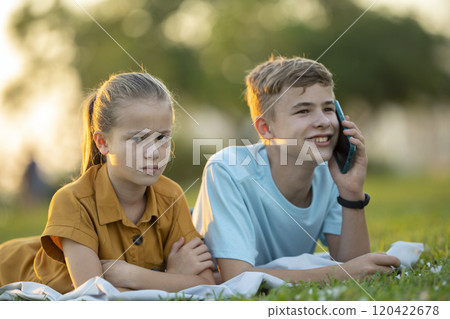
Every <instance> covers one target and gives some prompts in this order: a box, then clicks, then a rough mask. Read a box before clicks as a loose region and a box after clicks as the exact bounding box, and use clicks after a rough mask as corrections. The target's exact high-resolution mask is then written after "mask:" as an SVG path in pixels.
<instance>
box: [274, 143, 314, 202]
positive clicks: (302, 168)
mask: <svg viewBox="0 0 450 319" xmlns="http://www.w3.org/2000/svg"><path fill="white" fill-rule="evenodd" d="M266 150H267V158H268V159H269V164H270V171H271V174H272V178H273V181H274V182H275V185H276V186H277V188H278V190H279V191H280V192H281V194H283V196H284V197H285V198H286V199H287V200H288V201H289V202H290V203H292V204H293V205H295V206H297V207H301V208H306V207H309V206H310V205H311V200H312V181H313V176H314V168H315V166H316V165H314V164H313V163H312V162H311V163H306V162H304V165H296V164H295V161H291V162H290V161H289V159H288V161H287V165H284V163H283V165H282V164H281V159H280V149H279V147H278V146H273V145H267V146H266Z"/></svg>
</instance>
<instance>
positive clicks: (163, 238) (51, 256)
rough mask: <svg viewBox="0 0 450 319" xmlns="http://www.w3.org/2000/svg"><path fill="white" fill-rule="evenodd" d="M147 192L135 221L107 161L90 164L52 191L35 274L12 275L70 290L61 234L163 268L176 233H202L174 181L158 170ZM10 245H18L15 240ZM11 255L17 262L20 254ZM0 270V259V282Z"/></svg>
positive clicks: (104, 254) (110, 255)
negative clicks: (113, 181) (118, 192)
mask: <svg viewBox="0 0 450 319" xmlns="http://www.w3.org/2000/svg"><path fill="white" fill-rule="evenodd" d="M146 195H147V204H146V208H145V211H144V214H143V215H142V217H141V219H140V220H139V221H138V223H137V224H134V223H133V222H131V221H130V220H129V219H128V218H127V216H126V215H125V212H124V211H123V209H122V207H121V206H120V204H119V200H118V199H117V196H116V194H115V191H114V189H113V187H112V184H111V182H110V179H109V177H108V173H107V170H106V165H103V166H101V165H96V166H93V167H91V168H90V169H89V170H88V171H87V172H86V173H85V174H84V175H83V176H81V177H80V178H79V179H78V180H76V181H75V182H73V183H70V184H68V185H66V186H64V187H63V188H61V189H60V190H59V191H57V192H56V194H55V195H54V196H53V199H52V201H51V203H50V208H49V217H48V221H47V225H46V227H45V230H44V232H43V234H42V236H41V238H40V241H41V245H40V247H39V250H38V251H37V253H36V254H35V256H34V260H33V265H34V274H31V275H30V273H29V270H27V271H28V272H27V273H26V272H22V273H21V274H18V275H19V276H20V275H24V276H25V275H26V276H28V277H31V278H18V279H17V280H15V281H22V280H28V281H37V282H40V283H43V284H45V285H48V286H50V287H52V288H53V289H55V290H57V291H59V292H61V293H66V292H68V291H71V290H72V289H73V286H72V282H71V280H70V277H69V274H68V269H67V267H66V265H65V260H64V253H63V251H62V249H61V245H60V238H62V237H63V238H69V239H72V240H74V241H76V242H78V243H80V244H82V245H85V246H87V247H89V248H91V249H92V250H93V251H95V252H96V253H97V255H98V256H99V258H100V259H122V260H125V261H127V262H128V263H132V264H135V265H138V266H141V267H144V268H148V269H152V270H158V271H164V270H165V268H166V263H167V258H168V255H169V252H170V249H171V247H172V245H173V243H175V242H176V241H177V240H179V239H180V237H184V238H185V242H189V241H190V240H192V239H193V238H194V237H201V236H200V235H199V234H198V232H197V231H196V230H195V228H194V226H193V224H192V221H191V216H190V213H189V207H188V204H187V201H186V198H185V197H184V195H183V191H182V189H181V187H180V186H179V185H178V184H176V183H175V182H173V181H172V180H170V179H169V178H167V177H164V176H161V177H160V178H159V179H158V181H157V182H156V183H155V184H153V185H151V186H149V187H147V191H146ZM139 236H141V239H138V237H139ZM136 239H138V240H137V241H136V243H135V244H133V241H135V240H136ZM3 245H5V244H3ZM28 245H29V243H28ZM13 246H15V247H16V248H15V249H19V248H20V249H21V250H23V247H20V244H18V243H17V240H16V241H15V244H14V245H13ZM2 249H3V250H2ZM6 250H7V249H6ZM0 251H5V248H0ZM16 252H17V251H16ZM11 253H12V252H11ZM15 260H16V261H18V262H19V263H20V256H16V257H15ZM2 272H4V269H2V266H1V264H0V282H1V284H2V285H4V284H6V283H4V282H2V279H1V278H2V276H1V273H2ZM34 276H35V277H34ZM33 277H34V278H33ZM9 280H11V279H9Z"/></svg>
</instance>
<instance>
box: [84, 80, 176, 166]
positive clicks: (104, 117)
mask: <svg viewBox="0 0 450 319" xmlns="http://www.w3.org/2000/svg"><path fill="white" fill-rule="evenodd" d="M146 98H150V99H155V100H160V101H167V103H168V105H169V106H170V108H172V95H171V93H170V92H169V91H168V90H167V88H166V86H165V85H164V84H163V83H162V82H161V81H160V80H158V79H156V78H155V77H153V76H152V75H150V74H148V73H139V72H133V73H121V74H113V75H111V76H110V78H109V79H108V81H105V82H104V83H103V84H102V85H101V86H100V88H99V89H97V90H96V91H95V92H93V93H92V94H91V95H90V96H89V97H88V98H87V99H86V100H85V102H84V105H83V113H84V114H83V143H82V162H81V174H84V173H85V172H86V171H87V170H88V169H89V168H90V167H91V166H93V165H96V164H102V163H105V162H106V158H105V156H104V155H102V154H101V153H100V151H99V150H98V148H97V146H96V145H95V143H94V132H95V131H101V132H104V133H108V132H109V131H110V130H111V128H113V127H114V125H116V120H117V116H116V112H115V109H116V108H117V107H121V105H123V104H124V103H122V102H124V101H126V100H128V99H146ZM172 112H173V110H172Z"/></svg>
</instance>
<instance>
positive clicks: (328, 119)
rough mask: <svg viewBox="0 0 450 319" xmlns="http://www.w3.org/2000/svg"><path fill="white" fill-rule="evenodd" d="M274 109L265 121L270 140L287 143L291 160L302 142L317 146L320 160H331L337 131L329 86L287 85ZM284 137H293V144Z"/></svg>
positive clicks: (279, 143) (336, 121) (336, 120)
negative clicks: (270, 134)
mask: <svg viewBox="0 0 450 319" xmlns="http://www.w3.org/2000/svg"><path fill="white" fill-rule="evenodd" d="M286 89H287V88H283V89H282V91H281V92H285V91H286ZM274 108H275V110H274V111H275V112H274V118H273V119H272V120H268V124H269V127H270V130H271V133H272V142H273V144H276V145H283V144H284V145H285V144H287V145H289V146H288V147H287V150H288V151H287V152H288V158H290V157H292V158H293V159H294V161H295V160H296V159H297V158H298V156H299V154H300V151H301V148H302V147H303V145H304V143H305V142H309V143H313V145H315V146H316V147H317V149H318V150H319V152H320V155H321V156H322V158H323V160H324V161H328V160H330V159H331V157H332V154H333V149H334V147H335V145H336V143H337V139H338V134H339V121H338V119H337V116H336V112H335V107H334V93H333V88H332V87H331V86H323V85H321V84H314V85H311V86H309V87H307V88H302V87H291V88H290V89H289V90H287V92H286V93H285V94H284V95H283V96H282V97H281V98H280V100H279V101H278V102H277V103H276V104H275V105H274ZM288 139H295V140H296V141H297V143H296V145H293V143H292V141H287V140H288ZM294 157H295V158H294ZM288 163H289V160H288Z"/></svg>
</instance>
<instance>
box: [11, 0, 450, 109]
mask: <svg viewBox="0 0 450 319" xmlns="http://www.w3.org/2000/svg"><path fill="white" fill-rule="evenodd" d="M44 3H45V4H42V3H41V2H39V3H37V2H36V1H31V0H28V1H24V4H23V6H22V7H20V8H19V9H18V10H17V11H16V13H15V15H14V18H13V19H12V24H11V30H12V31H13V33H14V37H15V39H16V42H17V44H18V46H19V48H21V49H22V51H23V52H24V53H25V59H26V67H25V68H24V72H23V74H22V75H21V76H19V77H18V78H17V80H16V81H15V82H14V83H13V84H11V86H10V87H9V88H8V89H7V90H6V91H5V94H6V99H5V100H6V101H7V102H9V104H10V105H14V106H15V107H20V105H22V104H23V99H24V98H27V97H28V96H30V94H29V93H30V92H33V91H34V87H35V86H36V83H41V84H42V85H44V84H49V83H50V82H51V81H52V79H53V77H52V75H53V74H54V73H56V72H58V71H59V70H60V69H61V68H62V67H63V66H69V67H71V68H72V69H73V70H75V72H76V73H78V74H79V78H80V79H81V83H82V87H83V88H84V89H85V88H91V87H94V86H96V85H97V84H98V82H99V81H101V80H104V79H106V78H107V76H108V75H109V74H110V73H112V72H118V71H130V70H137V69H138V68H139V67H138V66H137V65H136V64H135V63H134V61H133V60H132V59H131V58H129V57H128V56H127V55H126V54H125V53H124V52H123V51H122V50H121V49H120V48H119V47H118V45H117V44H116V43H114V41H113V40H112V39H111V38H110V37H108V36H107V35H106V34H105V32H104V31H103V30H101V29H100V28H99V26H98V25H96V24H95V23H94V22H93V21H92V20H91V19H90V18H89V17H88V15H87V14H86V12H89V14H90V15H91V16H92V17H93V18H94V19H95V20H96V21H98V23H99V24H100V25H101V26H102V27H103V28H104V29H105V30H106V31H107V32H108V33H109V34H110V35H111V36H112V37H113V38H114V39H115V40H116V41H117V43H119V44H120V45H122V46H123V47H124V48H125V50H126V51H127V52H128V53H129V54H130V55H131V56H132V57H133V58H134V59H135V60H136V61H138V63H139V64H142V65H143V66H144V67H145V68H146V69H147V70H148V71H149V72H150V73H153V74H155V75H157V76H159V77H161V78H162V79H163V80H164V81H166V82H167V83H168V85H169V87H170V88H173V89H175V91H176V92H177V93H178V96H179V97H181V99H186V100H188V101H191V102H193V103H195V104H204V103H205V104H212V105H214V106H217V107H220V108H223V109H226V110H228V111H230V112H234V113H235V115H241V114H242V110H239V106H242V104H243V103H242V99H241V93H242V90H243V82H244V76H245V72H246V71H247V70H249V69H251V68H252V67H253V66H254V65H255V64H256V63H258V62H260V61H263V60H265V59H266V58H267V57H268V56H269V55H270V54H272V53H274V54H281V55H285V56H292V55H304V56H306V57H309V58H311V59H316V58H318V57H319V56H320V55H321V54H322V52H323V51H324V50H326V49H327V48H328V46H329V45H330V44H331V43H333V41H334V40H335V39H337V38H338V37H339V36H340V35H341V33H342V32H343V31H344V30H345V29H346V28H347V27H348V26H349V25H350V24H351V23H352V22H353V21H354V20H355V19H356V18H357V17H358V16H359V15H360V14H361V13H362V9H361V8H360V7H358V6H356V5H355V4H354V3H353V2H352V1H349V0H345V1H331V0H320V1H313V0H303V1H296V0H277V1H274V0H262V1H261V0H246V1H239V0H228V1H223V0H211V1H200V0H185V1H182V0H171V1H165V0H129V1H121V0H103V1H96V2H94V3H93V4H91V5H85V10H86V12H84V10H83V8H82V7H80V6H78V5H77V2H75V1H61V0H47V1H44ZM83 3H85V2H83ZM42 7H43V8H42ZM444 42H445V39H443V38H439V37H437V36H432V35H430V34H427V33H426V32H425V31H424V30H423V29H422V28H421V27H420V26H419V25H418V24H417V23H416V22H415V21H414V20H412V19H409V18H402V19H400V18H397V19H395V20H391V19H389V18H386V17H383V16H382V15H380V14H379V13H375V12H371V11H369V12H367V13H366V14H365V16H364V17H363V18H362V19H361V20H360V21H358V23H357V24H356V25H355V26H354V27H353V28H351V29H350V30H349V31H348V32H347V33H346V34H345V35H344V36H343V37H342V38H341V39H340V40H339V41H338V42H337V43H336V44H335V45H334V46H333V47H332V48H330V50H329V51H328V52H327V53H326V54H325V55H324V56H323V57H322V58H321V59H320V61H321V62H323V63H325V64H326V65H327V66H328V67H329V68H330V69H331V70H332V72H333V73H335V74H336V81H337V89H338V90H339V95H340V96H341V98H343V99H345V98H346V97H347V96H348V95H355V94H357V95H361V96H362V97H364V98H365V99H367V100H369V101H371V102H372V103H373V105H377V104H378V102H380V101H383V100H391V101H392V100H393V101H401V102H403V101H405V100H408V99H414V98H416V96H417V95H430V96H437V97H449V95H450V91H449V90H448V85H449V83H450V82H449V79H450V78H449V74H447V73H445V72H444V71H443V68H442V67H441V66H440V62H439V61H438V60H437V59H436V58H435V50H436V47H437V46H438V45H442V44H443V43H444ZM447 45H448V42H447ZM244 112H246V110H245V108H244Z"/></svg>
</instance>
